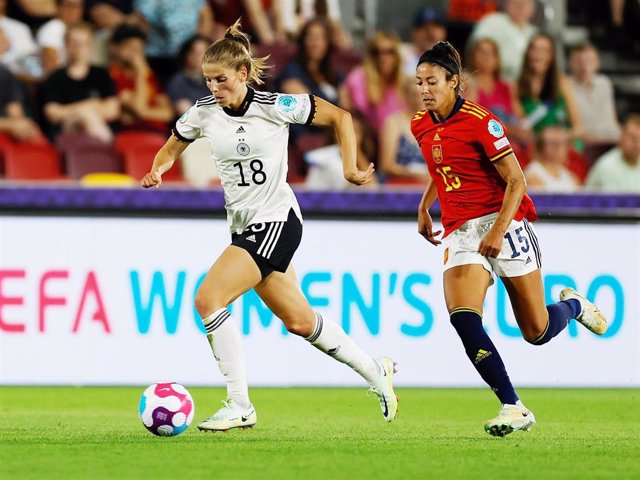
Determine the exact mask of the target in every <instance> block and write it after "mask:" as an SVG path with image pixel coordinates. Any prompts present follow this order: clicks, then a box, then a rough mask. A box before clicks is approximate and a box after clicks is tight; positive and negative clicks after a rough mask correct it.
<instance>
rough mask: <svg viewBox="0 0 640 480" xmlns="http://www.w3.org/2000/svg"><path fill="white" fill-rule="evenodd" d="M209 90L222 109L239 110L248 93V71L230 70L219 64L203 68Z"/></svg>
mask: <svg viewBox="0 0 640 480" xmlns="http://www.w3.org/2000/svg"><path fill="white" fill-rule="evenodd" d="M202 73H203V74H204V79H205V81H206V82H207V88H208V89H209V90H210V91H211V93H212V94H213V96H214V97H215V99H216V101H217V102H218V105H220V106H221V107H230V108H239V107H240V105H241V104H242V101H243V100H244V96H245V95H246V93H247V89H246V85H247V69H246V67H240V70H235V69H233V68H229V67H227V66H225V65H222V64H218V63H207V64H204V65H203V66H202Z"/></svg>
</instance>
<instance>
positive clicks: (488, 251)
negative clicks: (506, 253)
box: [478, 227, 504, 258]
mask: <svg viewBox="0 0 640 480" xmlns="http://www.w3.org/2000/svg"><path fill="white" fill-rule="evenodd" d="M502 242H504V234H503V233H502V232H500V231H499V230H497V229H496V228H494V227H491V229H490V230H489V232H488V233H487V234H486V235H485V236H484V238H483V239H482V240H481V241H480V245H478V252H480V255H484V256H485V257H491V258H496V257H497V256H498V255H499V254H500V251H501V250H502Z"/></svg>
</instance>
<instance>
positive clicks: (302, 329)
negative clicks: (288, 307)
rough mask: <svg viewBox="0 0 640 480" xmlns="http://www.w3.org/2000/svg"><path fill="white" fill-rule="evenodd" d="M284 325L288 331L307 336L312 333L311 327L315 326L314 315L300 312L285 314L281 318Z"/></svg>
mask: <svg viewBox="0 0 640 480" xmlns="http://www.w3.org/2000/svg"><path fill="white" fill-rule="evenodd" d="M282 321H283V322H284V325H285V327H286V329H287V331H288V332H290V333H293V334H294V335H298V336H300V337H308V336H309V335H311V334H312V333H313V327H314V326H315V316H314V315H312V316H311V317H309V316H307V315H304V314H302V313H300V314H295V313H294V314H292V315H286V316H285V318H282Z"/></svg>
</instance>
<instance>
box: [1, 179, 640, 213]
mask: <svg viewBox="0 0 640 480" xmlns="http://www.w3.org/2000/svg"><path fill="white" fill-rule="evenodd" d="M296 196H297V198H298V201H299V202H300V207H301V208H302V211H303V213H306V214H327V215H335V214H351V215H354V214H355V215H357V214H363V215H387V216H389V215H390V216H393V215H398V216H403V217H415V216H416V209H417V206H418V203H419V202H420V198H421V196H422V191H420V190H402V189H398V190H384V191H364V192H357V191H349V192H311V191H304V190H296ZM532 197H533V200H534V202H535V204H536V208H537V209H538V214H539V216H540V217H541V218H544V217H545V216H551V215H559V216H562V215H568V216H585V217H590V216H606V217H619V216H625V217H631V218H638V219H640V195H593V194H582V193H581V194H571V195H558V194H549V195H540V194H539V195H532ZM3 210H4V211H11V212H16V211H17V212H20V211H24V212H25V213H35V212H38V211H46V212H49V213H62V214H70V215H72V214H74V213H82V212H83V211H87V210H89V211H96V210H98V211H99V210H104V211H105V212H109V211H112V212H113V211H115V212H122V213H124V214H126V212H127V211H130V212H132V213H134V212H136V213H141V212H148V213H155V214H164V215H169V216H171V214H172V212H175V213H176V214H179V213H184V212H188V213H191V214H199V213H204V214H221V213H223V211H224V196H223V193H222V190H221V189H207V190H196V189H186V188H163V189H161V190H154V189H149V190H144V189H126V188H79V187H51V186H43V187H38V186H28V187H24V186H20V187H17V186H3V187H0V213H2V211H3ZM433 211H434V212H435V213H437V212H438V208H437V205H436V208H434V209H433Z"/></svg>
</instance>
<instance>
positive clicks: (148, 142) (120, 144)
mask: <svg viewBox="0 0 640 480" xmlns="http://www.w3.org/2000/svg"><path fill="white" fill-rule="evenodd" d="M166 142H167V136H166V135H163V134H161V133H155V132H135V131H132V132H120V133H118V134H117V135H116V138H115V140H114V147H115V149H116V152H118V153H119V154H120V155H124V154H125V153H126V152H127V150H128V149H130V148H132V147H139V146H142V145H145V146H153V147H154V148H155V149H156V151H158V150H160V147H162V146H163V145H164V144H165V143H166ZM151 160H153V157H151Z"/></svg>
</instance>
